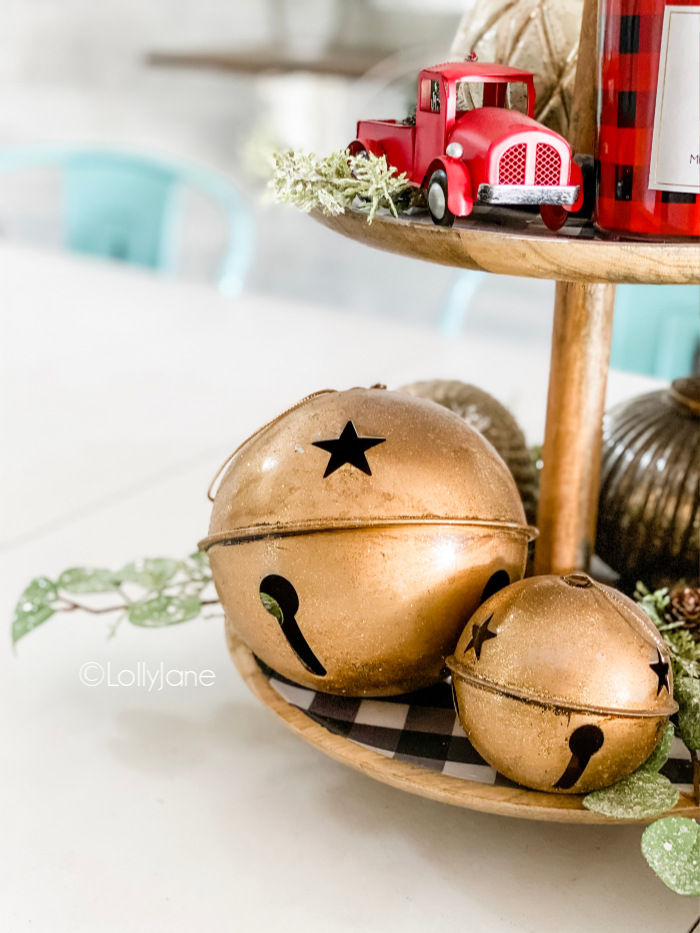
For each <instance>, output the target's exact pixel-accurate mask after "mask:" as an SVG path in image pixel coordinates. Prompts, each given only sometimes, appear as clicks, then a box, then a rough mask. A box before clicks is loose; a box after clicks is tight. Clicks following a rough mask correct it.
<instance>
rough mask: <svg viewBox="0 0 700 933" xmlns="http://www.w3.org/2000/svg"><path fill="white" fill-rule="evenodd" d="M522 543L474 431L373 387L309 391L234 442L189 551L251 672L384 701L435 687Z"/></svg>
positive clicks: (513, 574) (495, 462)
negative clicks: (205, 566) (257, 663)
mask: <svg viewBox="0 0 700 933" xmlns="http://www.w3.org/2000/svg"><path fill="white" fill-rule="evenodd" d="M532 534H533V529H531V528H529V527H528V526H527V525H526V523H525V516H524V512H523V508H522V504H521V502H520V498H519V496H518V491H517V489H516V486H515V483H514V482H513V478H512V477H511V475H510V473H509V472H508V469H507V467H506V466H505V464H504V463H503V461H502V460H501V459H500V457H498V455H497V454H496V453H495V451H494V450H493V448H492V447H491V446H490V445H489V444H487V443H486V442H485V441H484V439H483V438H482V437H481V436H480V435H479V434H478V433H477V432H476V431H474V430H472V429H471V428H470V427H468V426H467V425H465V424H464V422H463V421H462V420H461V419H460V418H459V417H458V416H457V415H456V414H453V413H452V412H449V411H447V410H446V409H445V408H441V407H440V406H438V405H435V404H434V403H432V402H429V401H425V400H422V399H417V398H412V397H411V396H408V395H405V394H403V393H395V392H387V391H385V390H384V389H382V388H373V389H350V390H349V391H347V392H326V393H320V394H317V395H316V396H314V397H311V398H309V399H307V400H305V401H304V402H303V403H300V404H299V405H297V406H295V408H293V409H291V410H290V411H289V412H287V413H285V414H284V415H282V416H280V417H279V418H277V419H275V420H274V421H273V422H271V423H270V424H268V425H266V426H265V427H264V428H263V429H261V430H260V431H259V432H258V433H257V434H256V435H254V436H253V437H252V438H250V439H249V440H248V441H247V442H246V443H245V444H243V445H242V446H241V447H240V448H239V450H238V451H237V452H236V453H235V455H234V456H233V457H232V459H231V460H230V462H229V464H228V467H227V469H226V472H225V473H224V476H223V479H222V481H221V484H220V486H219V489H218V491H217V493H216V498H215V501H214V508H213V510H212V518H211V524H210V528H209V536H208V537H207V538H205V539H204V541H202V542H201V544H200V547H201V548H202V549H204V550H207V551H208V553H209V557H210V561H211V567H212V573H213V576H214V582H215V584H216V587H217V591H218V593H219V596H220V598H221V602H222V605H223V607H224V610H225V613H226V620H227V626H228V627H230V629H231V630H234V631H235V632H237V633H238V634H239V635H240V637H241V638H243V640H244V641H245V642H246V643H247V644H248V645H249V647H250V648H251V650H252V651H253V652H254V653H255V654H256V655H257V656H258V657H259V658H260V659H261V660H262V661H264V662H265V663H266V664H268V665H269V666H270V667H272V668H274V669H275V670H276V671H278V672H279V673H280V674H283V675H284V676H285V677H288V678H289V679H290V680H293V681H295V682H297V683H300V684H304V685H307V686H309V687H312V688H313V689H315V690H321V691H325V692H328V693H342V694H349V695H356V696H381V695H391V694H397V693H403V692H406V691H409V690H414V689H417V688H419V687H423V686H426V685H427V684H430V683H432V682H434V681H435V680H437V679H438V678H439V677H440V676H441V674H442V673H443V672H444V670H445V668H444V659H445V657H446V656H447V655H448V654H450V652H451V651H453V650H454V646H455V644H456V643H457V639H458V638H459V635H460V633H461V631H462V629H463V627H464V623H465V620H466V619H467V618H468V617H469V615H470V614H471V613H472V612H473V611H474V610H475V609H476V608H477V606H478V605H479V602H480V600H481V599H482V597H484V594H485V595H486V596H488V594H489V593H490V592H492V591H493V590H494V589H495V588H496V587H497V586H501V585H504V584H505V583H507V582H508V580H515V579H519V578H520V577H522V575H523V572H524V568H525V560H526V557H527V546H528V541H529V539H530V538H531V537H532Z"/></svg>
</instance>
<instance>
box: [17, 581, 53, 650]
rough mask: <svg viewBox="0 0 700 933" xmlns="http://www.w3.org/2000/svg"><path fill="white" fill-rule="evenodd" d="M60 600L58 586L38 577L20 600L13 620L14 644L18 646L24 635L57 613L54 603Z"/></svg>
mask: <svg viewBox="0 0 700 933" xmlns="http://www.w3.org/2000/svg"><path fill="white" fill-rule="evenodd" d="M57 598H58V592H57V590H56V584H55V583H54V582H53V581H52V580H49V578H48V577H37V578H36V579H35V580H32V582H31V583H30V584H29V586H28V587H27V588H26V589H25V591H24V592H23V593H22V595H21V596H20V598H19V602H18V603H17V606H16V608H15V614H14V618H13V619H12V642H13V644H16V643H17V642H18V641H19V639H20V638H22V636H23V635H26V634H27V632H31V631H32V629H35V628H36V627H37V625H41V623H42V622H46V620H47V619H50V618H51V616H52V615H53V614H54V612H55V611H56V610H55V609H54V608H53V603H54V602H55V601H56V599H57Z"/></svg>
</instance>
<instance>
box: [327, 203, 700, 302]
mask: <svg viewBox="0 0 700 933" xmlns="http://www.w3.org/2000/svg"><path fill="white" fill-rule="evenodd" d="M311 216H312V217H313V218H314V219H315V220H317V221H318V222H319V223H321V224H323V225H324V226H325V227H329V228H330V229H331V230H335V231H336V232H337V233H342V234H343V236H346V237H349V238H350V239H351V240H358V241H360V242H362V243H366V244H367V246H374V247H375V248H377V249H383V250H386V251H387V252H390V253H398V254H399V255H400V256H410V257H411V258H413V259H424V260H426V261H427V262H435V263H439V264H440V265H443V266H458V267H459V268H462V269H479V270H482V271H485V272H496V273H499V274H501V275H520V276H527V277H529V278H535V279H556V280H558V281H564V282H611V283H612V282H629V283H633V284H648V285H693V284H697V283H699V282H700V248H699V247H698V244H697V243H693V242H688V241H683V242H678V243H674V242H671V243H651V242H629V241H624V242H622V241H619V240H608V239H603V238H602V237H601V236H600V235H599V234H597V233H596V232H595V230H594V228H593V226H592V225H591V224H583V223H581V222H577V221H574V220H569V221H568V222H567V223H566V224H565V226H564V227H563V228H562V229H561V230H559V231H558V232H557V233H552V232H550V231H549V230H547V228H546V227H545V226H544V224H543V223H542V221H541V220H540V217H539V215H534V214H525V213H523V212H519V211H513V210H508V209H504V208H498V209H494V208H487V207H476V208H475V209H474V212H473V213H472V215H471V216H470V217H469V218H465V219H460V220H457V221H456V222H455V224H454V226H453V227H437V226H435V224H433V222H432V221H431V219H430V216H429V215H428V214H427V212H426V213H425V214H415V215H412V216H411V217H410V218H408V217H407V218H405V217H399V219H398V220H396V219H395V218H394V217H392V216H391V214H389V213H388V212H382V213H380V214H377V216H376V217H375V218H374V220H373V221H372V223H371V224H368V223H367V214H366V213H364V212H362V211H354V210H351V211H346V212H345V214H339V215H338V216H336V217H328V216H326V215H325V214H323V213H322V212H321V210H319V209H317V210H315V211H312V214H311Z"/></svg>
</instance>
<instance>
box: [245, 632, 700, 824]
mask: <svg viewBox="0 0 700 933" xmlns="http://www.w3.org/2000/svg"><path fill="white" fill-rule="evenodd" d="M229 648H230V650H231V655H232V657H233V661H234V664H235V665H236V667H237V669H238V671H239V673H240V674H241V676H242V677H243V679H244V680H245V682H246V684H247V685H248V687H249V688H250V689H251V690H252V692H253V693H254V694H255V696H256V697H258V699H259V700H261V702H262V703H264V704H265V706H267V707H269V708H270V709H271V710H272V711H273V712H274V713H275V714H276V715H277V716H279V718H280V719H281V720H282V721H283V722H284V723H285V725H287V726H288V727H289V728H290V729H292V731H294V732H296V733H297V734H298V735H300V736H301V737H302V738H303V739H305V741H307V742H309V743H310V744H311V745H315V746H316V748H319V749H321V751H323V752H325V753H326V754H327V755H330V756H331V758H335V759H336V760H337V761H342V762H343V763H344V764H347V765H350V766H351V767H353V768H356V769H357V770H358V771H362V772H363V773H364V774H367V775H369V776H370V777H373V778H376V779H377V780H378V781H382V782H383V783H385V784H390V785H391V786H392V787H398V788H400V789H401V790H406V791H409V792H410V793H412V794H419V795H420V796H422V797H429V798H431V799H433V800H439V801H441V802H442V803H450V804H453V805H454V806H458V807H466V808H468V809H471V810H482V811H484V812H486V813H498V814H501V815H503V816H515V817H520V818H522V819H529V820H546V821H550V822H560V823H622V822H628V821H622V820H610V819H608V818H607V817H604V816H601V815H600V814H599V813H593V812H591V811H590V810H586V808H585V807H584V806H583V804H582V802H581V801H582V799H583V798H582V796H580V795H576V794H544V793H540V792H538V791H532V790H527V789H526V788H524V787H521V786H519V785H518V784H514V783H513V782H512V781H509V780H508V779H507V778H505V777H503V776H502V775H500V774H498V773H497V772H496V771H494V770H493V768H491V767H490V766H489V765H488V764H487V763H486V762H485V761H484V760H483V758H481V756H480V755H479V754H478V752H477V751H476V750H475V749H474V748H473V747H472V745H471V744H470V742H469V740H468V739H467V737H466V736H465V734H464V732H463V731H462V729H461V727H460V725H459V722H458V721H457V717H456V714H455V711H454V707H453V705H452V693H451V688H450V685H449V684H448V683H441V684H436V685H435V686H433V687H429V688H427V689H426V690H421V691H419V692H417V693H412V694H408V695H406V696H400V697H390V698H381V699H368V700H360V699H356V698H352V697H338V696H331V695H329V694H325V693H317V692H315V691H314V690H309V689H307V688H306V687H300V686H298V685H297V684H294V683H291V682H290V681H289V680H286V679H285V678H284V677H282V676H281V675H279V674H276V673H275V672H274V671H273V670H271V669H270V668H268V667H266V666H265V665H263V664H262V662H260V661H258V660H257V659H256V657H255V655H253V653H252V652H251V651H250V649H249V648H247V647H246V645H245V644H244V643H243V642H242V641H241V640H240V639H239V638H237V637H236V636H232V635H231V634H229ZM662 774H665V775H666V777H668V778H669V780H671V781H672V782H673V783H674V784H676V785H677V786H678V789H679V791H680V792H681V796H680V800H679V801H678V803H677V804H676V806H675V807H674V809H673V811H672V812H673V813H674V814H676V815H678V816H688V817H698V816H700V807H697V806H696V805H695V803H694V800H693V797H692V792H693V788H692V762H691V760H690V755H689V753H688V751H687V750H686V748H685V746H684V745H683V744H682V742H681V741H680V740H679V739H676V740H675V741H674V746H673V749H672V752H671V757H670V758H669V760H668V761H667V762H666V764H665V765H664V767H663V769H662ZM629 822H641V823H644V822H651V821H650V820H630V821H629Z"/></svg>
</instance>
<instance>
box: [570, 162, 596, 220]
mask: <svg viewBox="0 0 700 933" xmlns="http://www.w3.org/2000/svg"><path fill="white" fill-rule="evenodd" d="M574 162H576V164H577V165H578V167H579V168H580V169H581V177H582V181H583V206H582V207H581V210H580V211H576V212H575V213H572V215H571V216H572V217H582V218H584V219H585V220H590V219H591V217H592V216H593V209H594V208H595V162H594V161H593V156H589V155H575V156H574Z"/></svg>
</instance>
